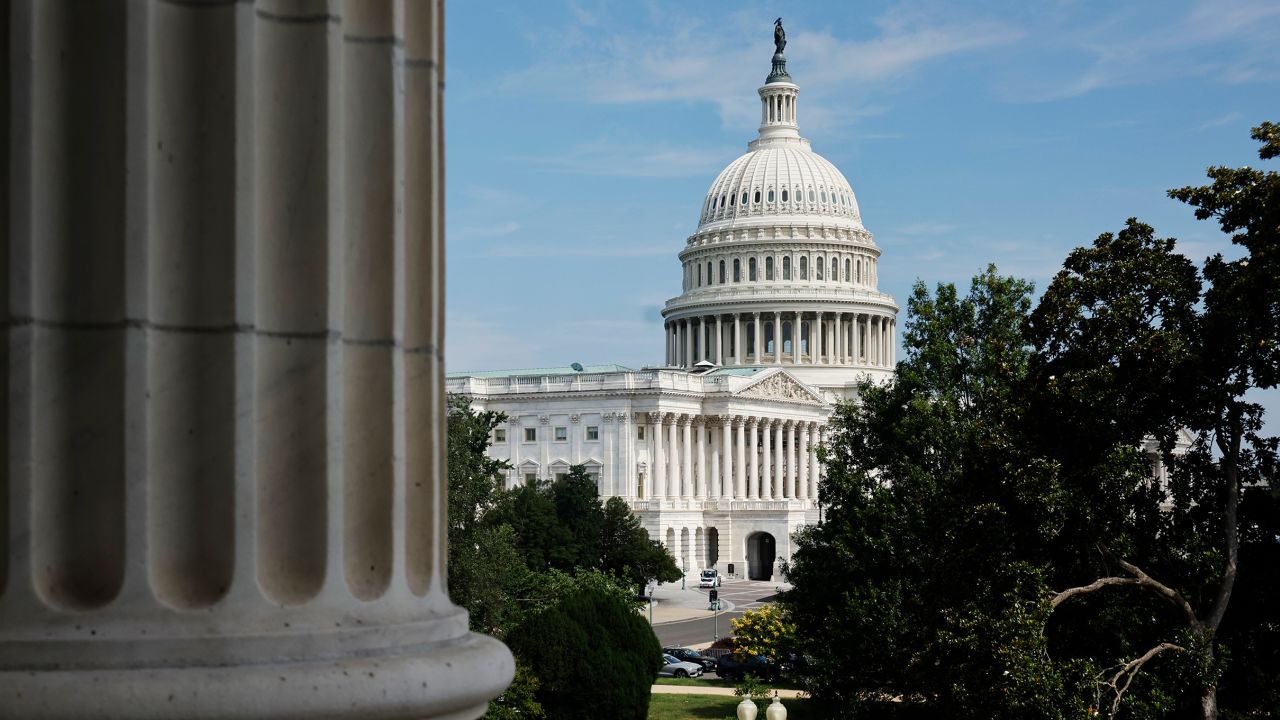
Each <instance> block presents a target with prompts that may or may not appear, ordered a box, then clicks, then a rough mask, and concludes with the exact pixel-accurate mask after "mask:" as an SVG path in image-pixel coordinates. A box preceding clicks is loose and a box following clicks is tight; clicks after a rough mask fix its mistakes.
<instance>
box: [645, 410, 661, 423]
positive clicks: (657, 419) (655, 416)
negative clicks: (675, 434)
mask: <svg viewBox="0 0 1280 720" xmlns="http://www.w3.org/2000/svg"><path fill="white" fill-rule="evenodd" d="M644 416H645V419H646V420H648V421H649V422H651V423H653V424H654V425H660V424H661V423H662V413H660V412H657V411H654V410H650V411H649V412H647V413H644Z"/></svg>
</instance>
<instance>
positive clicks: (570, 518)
mask: <svg viewBox="0 0 1280 720" xmlns="http://www.w3.org/2000/svg"><path fill="white" fill-rule="evenodd" d="M550 493H551V503H552V505H553V506H554V507H555V512H556V519H557V521H558V522H559V525H560V527H561V528H563V530H564V533H565V535H566V536H567V538H568V540H567V542H565V543H564V544H563V545H561V546H560V547H554V548H548V549H547V554H548V556H549V558H550V562H551V566H552V567H554V568H558V569H561V570H571V569H573V568H575V567H584V568H594V567H598V566H599V564H600V550H601V547H600V539H601V534H602V533H603V531H604V508H602V507H601V505H600V493H599V491H598V490H597V489H596V482H595V480H593V479H592V478H591V476H590V475H588V474H587V469H586V468H585V467H584V466H582V465H573V466H571V467H570V468H569V472H567V473H565V475H564V476H563V477H561V478H558V479H557V480H556V481H555V482H553V483H552V484H551V488H550Z"/></svg>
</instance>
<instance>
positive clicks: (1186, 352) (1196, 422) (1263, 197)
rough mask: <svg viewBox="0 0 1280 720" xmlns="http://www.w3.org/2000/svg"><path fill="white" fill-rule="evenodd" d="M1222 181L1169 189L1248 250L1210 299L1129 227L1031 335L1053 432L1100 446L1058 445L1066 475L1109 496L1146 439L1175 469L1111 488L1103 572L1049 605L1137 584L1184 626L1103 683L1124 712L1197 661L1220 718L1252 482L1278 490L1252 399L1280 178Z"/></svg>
mask: <svg viewBox="0 0 1280 720" xmlns="http://www.w3.org/2000/svg"><path fill="white" fill-rule="evenodd" d="M1253 136H1254V138H1255V139H1257V140H1259V141H1261V142H1262V149H1261V150H1260V152H1259V155H1260V156H1261V157H1262V159H1264V160H1265V159H1269V158H1273V157H1275V156H1276V155H1277V154H1280V131H1278V130H1277V127H1276V126H1275V125H1272V124H1271V123H1264V124H1263V125H1262V126H1260V127H1258V128H1255V130H1254V133H1253ZM1209 176H1210V177H1211V178H1212V179H1213V181H1214V182H1213V184H1212V185H1208V186H1202V187H1185V188H1181V189H1179V190H1173V191H1170V196H1172V197H1174V198H1176V199H1179V200H1182V201H1184V202H1187V203H1189V204H1191V205H1193V206H1194V207H1196V208H1197V211H1196V215H1197V217H1199V218H1200V219H1208V218H1210V217H1213V218H1217V219H1218V221H1219V224H1220V225H1221V227H1222V229H1223V230H1224V231H1225V232H1227V233H1231V234H1232V236H1231V239H1232V242H1233V243H1235V244H1237V245H1239V246H1241V247H1242V248H1243V249H1244V250H1245V251H1246V254H1245V256H1244V257H1242V258H1240V259H1238V260H1234V261H1228V260H1225V259H1224V258H1223V257H1222V256H1221V255H1220V254H1219V255H1216V256H1214V257H1212V258H1209V259H1208V260H1207V261H1206V263H1205V267H1204V279H1205V280H1206V281H1207V283H1208V286H1209V287H1208V290H1207V292H1204V293H1203V294H1202V293H1201V283H1200V280H1199V277H1198V276H1197V273H1196V272H1195V269H1194V268H1193V267H1192V266H1191V265H1190V263H1189V262H1188V261H1187V260H1186V259H1185V258H1182V256H1180V255H1177V254H1176V253H1175V252H1174V251H1173V241H1172V240H1157V239H1155V237H1154V233H1153V232H1152V231H1151V229H1150V228H1149V227H1147V226H1145V225H1141V224H1140V223H1137V222H1136V221H1133V220H1130V222H1129V224H1128V226H1127V227H1126V229H1125V230H1124V231H1122V232H1121V233H1120V234H1119V235H1118V236H1115V237H1112V236H1110V235H1104V236H1102V237H1100V238H1099V239H1098V241H1097V242H1095V244H1094V246H1093V247H1092V248H1088V249H1081V250H1077V251H1075V252H1074V253H1072V255H1071V256H1070V257H1069V258H1068V260H1067V262H1066V264H1065V265H1064V269H1063V271H1062V272H1061V273H1059V274H1058V276H1057V277H1055V279H1054V281H1053V284H1051V285H1050V287H1049V289H1048V291H1047V292H1046V293H1045V297H1044V298H1043V300H1042V301H1041V304H1040V307H1039V308H1037V310H1036V312H1035V314H1034V315H1033V317H1032V321H1031V323H1030V324H1029V334H1028V335H1029V338H1030V339H1031V340H1032V342H1033V343H1035V345H1036V347H1037V350H1038V353H1037V354H1038V356H1039V357H1040V358H1041V359H1042V361H1041V365H1042V369H1041V370H1040V372H1039V373H1038V378H1037V379H1038V380H1039V382H1038V387H1039V390H1040V392H1039V393H1038V396H1039V397H1040V398H1041V399H1042V400H1043V401H1044V402H1043V406H1044V407H1045V408H1046V409H1047V410H1048V412H1046V413H1045V414H1044V417H1045V418H1047V419H1048V426H1049V428H1050V432H1051V434H1052V435H1054V436H1056V437H1058V438H1069V439H1070V441H1071V443H1072V444H1075V443H1078V442H1083V438H1086V437H1091V438H1093V442H1092V443H1088V444H1086V445H1085V446H1084V447H1085V449H1086V451H1085V452H1079V448H1077V449H1075V450H1071V449H1070V448H1061V447H1060V448H1059V453H1058V457H1059V458H1060V459H1061V460H1062V461H1063V462H1064V465H1066V466H1067V467H1068V469H1069V470H1076V471H1077V472H1068V473H1067V477H1068V478H1069V479H1070V482H1072V483H1074V484H1075V485H1077V487H1078V488H1079V489H1080V490H1082V491H1084V492H1095V491H1097V490H1099V489H1106V488H1103V486H1102V483H1100V482H1099V480H1103V481H1105V480H1107V479H1108V478H1107V476H1106V474H1105V473H1100V472H1097V471H1096V465H1094V467H1093V468H1092V469H1091V468H1090V464H1092V463H1096V461H1097V460H1099V459H1100V458H1103V457H1105V455H1106V454H1107V452H1108V446H1109V445H1111V446H1112V447H1115V446H1116V445H1117V444H1128V445H1130V446H1132V445H1136V444H1137V443H1138V442H1140V441H1141V439H1142V436H1144V435H1145V436H1152V437H1154V438H1155V439H1156V440H1158V441H1159V442H1160V445H1161V448H1162V450H1163V453H1164V458H1163V459H1164V461H1165V463H1166V464H1168V465H1170V466H1171V469H1172V472H1171V473H1170V482H1169V484H1168V487H1167V488H1166V487H1161V486H1160V485H1159V484H1156V483H1149V482H1145V481H1142V480H1138V479H1134V478H1132V477H1131V476H1130V477H1129V478H1128V480H1127V481H1123V482H1120V483H1112V484H1111V486H1110V489H1112V490H1113V492H1110V493H1107V494H1106V495H1105V496H1104V498H1105V500H1107V501H1110V502H1109V503H1108V505H1109V507H1110V509H1111V510H1112V511H1111V512H1106V511H1103V512H1098V513H1095V514H1093V515H1091V516H1089V517H1086V518H1083V522H1082V523H1081V528H1082V530H1084V531H1085V533H1086V534H1087V535H1088V536H1089V537H1090V539H1091V540H1092V542H1093V543H1094V544H1095V546H1096V548H1097V551H1098V552H1097V553H1096V554H1095V556H1094V559H1095V563H1094V564H1093V567H1092V568H1088V569H1091V570H1092V571H1093V572H1092V577H1085V578H1083V579H1080V583H1081V584H1078V585H1075V586H1073V587H1069V588H1066V589H1064V590H1062V591H1061V592H1059V593H1057V594H1056V595H1055V596H1054V598H1053V601H1052V605H1053V607H1055V608H1056V607H1058V606H1060V605H1062V604H1064V603H1067V602H1068V601H1072V600H1074V599H1077V598H1080V597H1083V596H1085V595H1088V594H1092V593H1099V592H1103V591H1110V590H1112V589H1114V588H1117V587H1126V586H1128V587H1134V588H1138V589H1141V590H1142V591H1144V592H1147V593H1149V594H1151V595H1152V596H1154V597H1155V598H1158V599H1159V600H1160V601H1163V602H1166V603H1167V604H1168V605H1169V606H1170V607H1171V608H1172V610H1173V612H1174V614H1175V615H1176V616H1177V617H1178V618H1179V622H1178V623H1177V625H1180V626H1181V630H1180V631H1175V629H1174V627H1168V628H1166V629H1165V630H1164V632H1163V635H1164V637H1161V638H1159V639H1158V641H1156V642H1153V643H1152V644H1150V646H1149V647H1148V649H1147V650H1146V651H1145V652H1143V653H1141V654H1136V653H1135V654H1136V656H1135V657H1132V659H1129V660H1126V661H1122V662H1121V663H1120V664H1119V665H1118V666H1117V669H1116V670H1115V672H1114V673H1112V674H1109V675H1104V676H1103V677H1102V678H1101V682H1100V686H1101V687H1102V688H1103V689H1104V694H1105V695H1106V696H1107V699H1108V700H1109V701H1110V707H1111V709H1112V711H1113V712H1114V711H1115V710H1117V709H1118V708H1119V706H1120V703H1121V700H1122V698H1123V696H1124V694H1125V692H1126V689H1127V688H1128V687H1129V685H1130V683H1131V682H1132V680H1133V678H1134V677H1135V675H1136V674H1137V673H1138V672H1139V671H1140V670H1142V669H1143V667H1144V666H1145V665H1146V664H1147V663H1150V662H1151V661H1153V660H1154V659H1156V658H1157V657H1159V656H1161V655H1163V654H1169V653H1175V654H1186V655H1189V656H1191V659H1192V665H1191V668H1192V669H1191V672H1190V673H1189V680H1190V682H1191V684H1192V685H1193V686H1195V687H1196V688H1198V693H1199V703H1198V704H1199V707H1200V714H1201V715H1202V716H1203V717H1204V718H1206V719H1210V718H1216V717H1217V715H1218V686H1219V683H1220V680H1221V677H1222V673H1223V672H1224V670H1225V664H1224V662H1223V657H1222V650H1223V647H1222V645H1221V643H1220V638H1219V636H1218V633H1219V629H1220V628H1221V627H1222V623H1223V619H1224V617H1225V616H1226V611H1227V608H1228V606H1229V604H1230V602H1231V599H1232V595H1233V592H1234V589H1235V585H1236V580H1237V578H1238V576H1239V570H1240V566H1239V562H1240V540H1241V537H1240V532H1241V530H1240V516H1241V499H1242V496H1243V494H1244V490H1245V488H1247V487H1252V488H1265V487H1274V485H1273V483H1274V478H1275V456H1276V447H1277V440H1276V438H1266V437H1263V436H1262V435H1261V429H1262V414H1263V410H1262V408H1261V406H1259V405H1258V404H1256V403H1254V402H1251V401H1250V399H1249V392H1250V391H1251V390H1253V389H1255V388H1271V387H1275V386H1276V383H1277V381H1278V380H1280V354H1278V353H1280V175H1277V173H1275V172H1274V171H1273V172H1265V173H1264V172H1261V171H1258V170H1253V169H1250V168H1240V169H1231V168H1222V167H1215V168H1210V169H1209ZM1085 408H1088V410H1084V409H1085ZM1178 425H1185V426H1186V427H1188V428H1190V429H1191V430H1192V431H1193V432H1194V433H1195V435H1196V437H1195V441H1194V443H1193V445H1192V447H1191V448H1190V449H1189V451H1188V452H1186V453H1185V454H1183V455H1180V456H1179V455H1174V454H1171V452H1170V451H1171V450H1172V444H1173V443H1172V441H1173V437H1174V433H1173V431H1174V429H1175V428H1176V427H1177V426H1178ZM1068 453H1070V454H1072V455H1073V456H1074V457H1075V458H1076V461H1075V462H1074V463H1072V462H1071V461H1070V460H1069V458H1068V457H1067V455H1068ZM1115 490H1118V491H1119V492H1118V493H1117V492H1114V491H1115ZM1117 501H1118V502H1117ZM1093 506H1094V507H1098V506H1099V505H1098V503H1096V502H1095V503H1093ZM1081 569H1083V568H1081ZM1121 602H1123V601H1121ZM1175 627H1176V626H1175Z"/></svg>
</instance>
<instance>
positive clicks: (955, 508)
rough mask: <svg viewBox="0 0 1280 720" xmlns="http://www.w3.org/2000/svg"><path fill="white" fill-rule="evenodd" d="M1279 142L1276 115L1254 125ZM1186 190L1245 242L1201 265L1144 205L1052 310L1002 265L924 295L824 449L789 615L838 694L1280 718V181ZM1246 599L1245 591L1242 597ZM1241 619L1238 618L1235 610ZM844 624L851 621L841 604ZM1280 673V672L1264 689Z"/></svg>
mask: <svg viewBox="0 0 1280 720" xmlns="http://www.w3.org/2000/svg"><path fill="white" fill-rule="evenodd" d="M1254 137H1255V138H1256V139H1258V140H1259V141H1261V142H1262V144H1263V146H1262V150H1261V152H1260V155H1261V156H1262V158H1263V159H1269V158H1272V157H1275V156H1276V155H1277V154H1280V135H1278V131H1277V128H1276V126H1274V125H1271V124H1270V123H1264V124H1263V125H1262V126H1261V127H1259V128H1257V129H1256V130H1255V132H1254ZM1209 175H1210V177H1211V178H1212V180H1213V184H1212V185H1209V186H1204V187H1187V188H1182V189H1180V190H1175V191H1171V193H1170V194H1171V196H1173V197H1174V198H1177V199H1180V200H1183V201H1185V202H1187V203H1189V204H1191V205H1193V206H1194V207H1196V208H1197V210H1196V214H1197V216H1198V217H1200V218H1201V219H1208V218H1216V219H1217V220H1218V221H1219V224H1220V225H1221V227H1222V229H1223V230H1224V231H1225V232H1227V233H1230V234H1231V238H1232V242H1234V243H1235V244H1237V245H1238V246H1240V249H1241V252H1242V256H1241V257H1240V258H1238V259H1235V260H1227V259H1225V258H1223V257H1222V256H1221V255H1218V256H1214V257H1212V258H1209V259H1207V260H1206V261H1205V263H1204V266H1203V270H1200V269H1197V267H1196V266H1195V265H1194V264H1193V263H1192V262H1191V261H1189V260H1188V259H1187V258H1185V257H1183V256H1182V255H1180V254H1178V252H1177V251H1176V243H1175V241H1174V240H1172V239H1169V238H1160V237H1158V236H1157V235H1156V233H1155V231H1154V229H1153V228H1151V227H1149V226H1147V225H1144V224H1142V223H1140V222H1138V221H1137V220H1133V219H1130V220H1129V221H1128V223H1126V225H1125V227H1124V228H1122V229H1121V230H1120V231H1119V232H1117V233H1114V234H1112V233H1106V234H1103V235H1101V236H1100V237H1098V238H1097V240H1095V241H1094V243H1093V244H1092V245H1091V246H1089V247H1084V248H1080V249H1077V250H1075V251H1074V252H1072V253H1071V254H1070V255H1069V256H1068V257H1067V259H1066V260H1065V262H1064V264H1063V269H1062V270H1061V272H1059V273H1058V274H1057V275H1056V276H1055V277H1054V279H1053V280H1052V282H1051V283H1050V285H1049V287H1048V288H1047V289H1046V291H1045V293H1044V295H1043V297H1041V298H1040V300H1039V302H1038V303H1036V304H1035V307H1034V309H1032V304H1033V303H1032V294H1031V293H1032V288H1031V287H1030V285H1029V284H1027V283H1025V282H1022V281H1019V280H1017V279H1014V278H1008V277H1002V276H1000V275H999V274H998V273H997V272H996V271H995V270H994V268H989V269H988V270H987V271H986V272H984V273H983V274H981V275H979V276H978V277H976V278H974V280H973V283H972V285H971V287H970V289H969V291H968V293H967V295H965V296H963V297H961V296H960V294H959V293H958V292H957V291H956V289H955V288H954V287H953V286H951V285H949V284H941V285H939V286H938V287H937V288H936V290H935V291H934V292H933V293H930V292H929V291H928V289H927V288H926V287H925V286H924V285H923V284H921V283H917V285H916V287H915V288H914V290H913V293H912V296H911V298H910V299H909V300H908V308H907V313H908V316H907V320H906V323H905V330H904V333H903V345H904V350H905V352H904V359H903V361H902V362H901V363H899V365H898V372H897V377H896V380H894V381H893V382H891V383H889V384H887V385H884V386H875V385H871V384H864V385H862V386H861V387H860V396H861V397H860V402H859V403H857V404H849V405H844V406H841V407H840V408H839V409H838V411H837V413H836V415H835V417H834V418H833V420H832V426H833V429H834V434H833V438H832V441H831V442H830V443H829V445H828V446H827V447H825V448H823V449H822V450H821V451H820V454H821V457H822V459H823V461H824V462H825V463H826V464H827V482H826V484H825V485H824V487H823V488H822V491H821V502H822V503H823V504H824V505H825V506H826V507H827V509H826V512H825V521H824V523H823V524H821V525H819V526H817V527H812V528H808V529H806V530H804V531H803V532H802V533H801V534H800V535H799V537H798V538H797V545H798V550H797V552H796V553H795V554H794V556H793V562H792V567H791V568H790V577H791V579H792V581H793V583H794V589H793V590H792V591H791V592H790V593H787V595H786V596H785V598H784V603H785V604H786V607H787V609H788V611H789V613H790V616H791V618H792V619H793V620H794V621H795V622H796V624H797V643H798V645H799V646H800V648H801V650H802V652H805V653H806V654H812V655H814V656H815V657H823V656H828V657H829V656H831V655H833V654H834V655H835V658H833V662H830V663H824V664H815V665H814V666H813V667H811V668H810V669H809V671H808V672H809V673H810V676H809V677H808V678H807V682H808V684H809V685H810V687H811V689H812V690H813V692H814V694H815V696H816V697H817V698H818V699H819V700H825V701H827V702H831V703H847V702H854V703H859V702H863V701H866V700H868V699H871V698H875V697H879V696H883V695H886V694H887V695H902V696H906V697H908V698H914V699H915V700H916V701H918V702H922V703H925V704H927V705H929V706H930V707H932V708H934V709H935V711H937V712H939V713H940V714H942V715H945V716H948V717H980V716H981V717H1010V718H1013V717H1018V718H1022V717H1052V718H1056V717H1079V716H1084V715H1090V714H1101V715H1104V716H1115V715H1126V716H1128V717H1165V716H1168V715H1169V714H1170V713H1191V714H1194V715H1195V716H1198V717H1204V718H1214V717H1217V714H1218V704H1219V694H1220V693H1219V690H1220V689H1223V688H1229V689H1232V690H1236V691H1237V692H1236V693H1235V694H1232V693H1230V692H1227V693H1226V694H1224V695H1223V707H1224V708H1231V709H1232V711H1233V712H1241V713H1255V714H1256V713H1260V712H1262V713H1266V712H1272V713H1274V712H1277V711H1278V710H1280V708H1278V707H1277V704H1276V698H1277V696H1280V681H1277V680H1276V679H1275V678H1276V677H1277V676H1280V663H1278V662H1277V657H1276V655H1277V653H1276V652H1275V651H1274V649H1273V648H1274V645H1272V646H1270V647H1271V648H1272V649H1268V646H1267V645H1266V644H1265V643H1264V644H1261V645H1260V644H1259V643H1258V640H1257V638H1259V637H1263V638H1267V639H1270V640H1273V641H1274V640H1276V639H1277V636H1278V635H1280V633H1278V632H1277V630H1276V628H1278V627H1280V611H1278V610H1277V606H1276V605H1274V604H1272V605H1270V606H1266V605H1265V603H1259V602H1258V599H1259V596H1261V597H1268V598H1275V597H1276V595H1277V593H1276V591H1275V590H1274V582H1271V583H1268V582H1267V580H1268V578H1267V570H1266V565H1264V564H1259V565H1256V566H1254V565H1246V564H1244V563H1245V562H1246V561H1253V562H1267V561H1269V562H1270V563H1271V564H1272V566H1274V562H1275V561H1276V559H1277V557H1278V556H1280V552H1278V550H1277V548H1280V522H1277V515H1278V513H1277V512H1276V511H1275V508H1276V507H1277V504H1278V503H1277V502H1276V467H1277V461H1276V453H1277V439H1276V438H1274V437H1265V436H1264V435H1263V434H1262V428H1263V425H1262V412H1263V411H1262V408H1261V407H1260V406H1259V405H1257V404H1256V403H1255V402H1253V401H1252V399H1251V396H1250V392H1251V391H1252V390H1254V389H1257V388H1271V387H1275V385H1276V382H1277V379H1278V377H1280V363H1278V362H1277V361H1278V360H1280V357H1278V356H1277V354H1276V353H1277V352H1278V351H1277V347H1278V346H1280V260H1278V259H1277V258H1278V257H1280V179H1278V178H1277V174H1276V173H1275V172H1262V171H1258V170H1253V169H1249V168H1240V169H1230V168H1210V170H1209ZM1238 587H1239V588H1248V589H1249V592H1250V595H1249V596H1248V597H1247V598H1246V599H1244V602H1241V599H1240V598H1237V599H1236V600H1233V594H1235V592H1236V590H1237V588H1238ZM1228 607H1230V608H1232V611H1231V613H1228V612H1227V609H1228ZM833 617H839V618H841V621H840V622H839V623H833V622H831V620H830V619H831V618H833ZM1266 678H1270V680H1267V679H1266Z"/></svg>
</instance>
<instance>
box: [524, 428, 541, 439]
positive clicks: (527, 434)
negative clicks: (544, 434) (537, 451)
mask: <svg viewBox="0 0 1280 720" xmlns="http://www.w3.org/2000/svg"><path fill="white" fill-rule="evenodd" d="M524 441H525V442H538V428H525V429H524Z"/></svg>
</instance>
